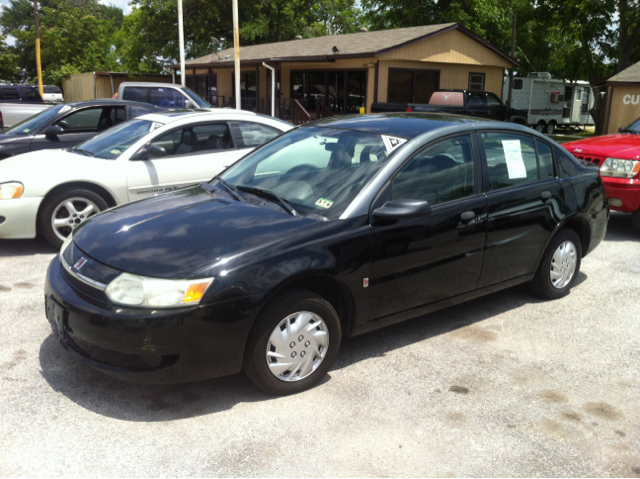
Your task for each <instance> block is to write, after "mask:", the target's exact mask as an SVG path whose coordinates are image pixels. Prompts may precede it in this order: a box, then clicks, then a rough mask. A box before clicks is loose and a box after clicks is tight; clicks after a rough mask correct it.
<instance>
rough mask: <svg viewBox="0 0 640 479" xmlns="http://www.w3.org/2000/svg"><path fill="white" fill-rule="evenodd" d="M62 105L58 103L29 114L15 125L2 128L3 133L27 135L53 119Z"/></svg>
mask: <svg viewBox="0 0 640 479" xmlns="http://www.w3.org/2000/svg"><path fill="white" fill-rule="evenodd" d="M63 107H64V105H58V106H54V107H51V108H49V109H47V110H44V111H43V112H40V113H38V114H37V115H35V116H30V117H29V118H27V119H26V120H24V121H21V122H20V123H18V124H17V125H13V126H12V127H11V128H7V129H6V130H4V134H5V135H7V136H18V135H27V134H29V133H32V134H33V132H35V131H37V130H39V129H40V128H41V127H42V126H44V125H46V124H47V123H49V121H51V120H53V119H54V118H55V117H56V116H57V115H58V113H60V110H61V109H62V108H63Z"/></svg>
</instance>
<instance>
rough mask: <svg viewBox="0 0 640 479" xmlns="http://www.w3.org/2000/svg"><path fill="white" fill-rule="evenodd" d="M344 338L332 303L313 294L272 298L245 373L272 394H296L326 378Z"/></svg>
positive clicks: (250, 345)
mask: <svg viewBox="0 0 640 479" xmlns="http://www.w3.org/2000/svg"><path fill="white" fill-rule="evenodd" d="M341 339H342V330H341V327H340V320H339V318H338V315H337V313H336V311H335V309H334V308H333V307H332V306H331V304H329V303H328V302H327V301H326V300H324V299H323V298H322V297H321V296H318V295H316V294H314V293H311V292H307V291H302V290H299V291H293V292H290V293H288V294H285V295H283V296H280V297H278V298H276V299H274V300H273V301H272V302H271V303H270V304H268V305H267V306H266V307H265V309H264V310H263V311H262V312H261V313H260V315H259V316H258V318H257V319H256V324H255V326H254V329H253V331H252V332H251V334H250V337H249V341H248V344H247V349H246V355H245V360H244V365H243V371H244V372H245V374H246V375H247V376H248V377H249V378H250V379H251V380H252V381H253V382H254V383H255V384H256V385H257V386H259V387H260V388H262V389H263V390H265V391H266V392H268V393H270V394H276V395H283V394H293V393H298V392H300V391H304V390H306V389H309V388H311V387H313V386H315V385H316V384H317V383H318V382H319V381H320V380H321V379H322V378H323V377H324V376H325V374H327V372H328V371H329V369H330V368H331V366H332V365H333V363H334V361H335V359H336V357H337V355H338V350H339V349H340V342H341Z"/></svg>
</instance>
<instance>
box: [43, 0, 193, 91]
mask: <svg viewBox="0 0 640 479" xmlns="http://www.w3.org/2000/svg"><path fill="white" fill-rule="evenodd" d="M36 1H37V0H36ZM178 34H179V35H180V83H182V86H185V85H186V84H187V75H186V72H185V69H184V26H183V25H182V0H178Z"/></svg>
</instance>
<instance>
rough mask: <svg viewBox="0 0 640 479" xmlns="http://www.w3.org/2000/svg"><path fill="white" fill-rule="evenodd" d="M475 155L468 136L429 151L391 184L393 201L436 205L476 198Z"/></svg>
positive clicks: (413, 162) (433, 147)
mask: <svg viewBox="0 0 640 479" xmlns="http://www.w3.org/2000/svg"><path fill="white" fill-rule="evenodd" d="M472 151H473V150H472V148H471V140H470V138H469V136H467V135H464V136H458V137H455V138H449V139H447V140H444V141H441V142H439V143H436V144H435V145H431V146H429V147H427V148H425V149H424V150H422V151H421V152H420V153H418V154H417V155H416V156H415V157H414V158H413V159H412V160H411V161H410V162H409V163H408V164H407V165H406V166H405V167H404V168H403V169H402V171H400V173H399V174H398V175H397V176H396V177H395V178H394V179H393V181H392V182H391V196H392V198H393V199H394V200H395V199H399V198H404V199H417V200H425V201H427V202H429V204H431V205H436V204H438V203H444V202H446V201H452V200H457V199H460V198H465V197H467V196H471V195H473V194H474V192H475V183H474V166H473V153H472Z"/></svg>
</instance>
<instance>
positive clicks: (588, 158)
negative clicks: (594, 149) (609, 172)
mask: <svg viewBox="0 0 640 479" xmlns="http://www.w3.org/2000/svg"><path fill="white" fill-rule="evenodd" d="M576 158H578V159H579V160H584V161H588V162H589V163H593V164H594V165H598V166H600V165H601V164H602V163H603V162H604V160H605V159H606V158H604V157H602V156H593V155H589V156H583V155H576Z"/></svg>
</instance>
